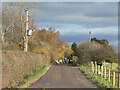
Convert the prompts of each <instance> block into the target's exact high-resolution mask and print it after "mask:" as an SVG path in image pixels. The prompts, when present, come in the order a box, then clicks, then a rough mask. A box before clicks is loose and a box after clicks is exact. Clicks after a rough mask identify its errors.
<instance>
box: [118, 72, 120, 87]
mask: <svg viewBox="0 0 120 90" xmlns="http://www.w3.org/2000/svg"><path fill="white" fill-rule="evenodd" d="M118 88H120V73H118Z"/></svg>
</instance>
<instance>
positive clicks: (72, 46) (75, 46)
mask: <svg viewBox="0 0 120 90" xmlns="http://www.w3.org/2000/svg"><path fill="white" fill-rule="evenodd" d="M71 49H72V50H73V51H74V53H73V55H75V56H76V53H77V44H76V42H73V44H72V45H71Z"/></svg>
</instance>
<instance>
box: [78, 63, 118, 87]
mask: <svg viewBox="0 0 120 90" xmlns="http://www.w3.org/2000/svg"><path fill="white" fill-rule="evenodd" d="M80 69H81V70H82V71H83V72H84V73H85V75H86V76H87V78H88V79H90V80H91V82H92V83H93V84H94V85H95V86H97V88H113V86H112V82H108V79H104V78H101V76H100V75H98V74H95V73H93V72H92V71H91V66H90V65H81V66H80ZM114 88H117V86H115V87H114Z"/></svg>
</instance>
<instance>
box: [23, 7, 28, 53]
mask: <svg viewBox="0 0 120 90" xmlns="http://www.w3.org/2000/svg"><path fill="white" fill-rule="evenodd" d="M25 13H26V32H25V44H24V51H25V52H27V48H28V35H27V33H28V8H27V9H25Z"/></svg>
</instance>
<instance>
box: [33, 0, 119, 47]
mask: <svg viewBox="0 0 120 90" xmlns="http://www.w3.org/2000/svg"><path fill="white" fill-rule="evenodd" d="M117 5H118V3H117V2H116V3H115V2H114V3H113V2H109V3H108V2H107V3H105V2H102V3H101V2H98V3H95V2H93V3H92V2H90V3H86V2H85V3H83V2H76V3H73V2H71V3H70V2H69V3H65V2H64V3H60V2H59V3H54V2H49V3H43V2H42V3H37V4H36V6H37V7H38V9H37V13H35V14H36V15H35V21H36V23H38V25H39V27H40V28H49V27H54V28H56V30H59V31H60V38H61V39H62V40H65V41H68V42H70V43H72V42H77V43H79V42H85V41H88V40H89V35H88V33H89V31H91V32H92V37H96V38H98V39H107V40H109V41H110V43H111V44H114V45H117V43H118V37H117V34H118V6H117Z"/></svg>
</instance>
